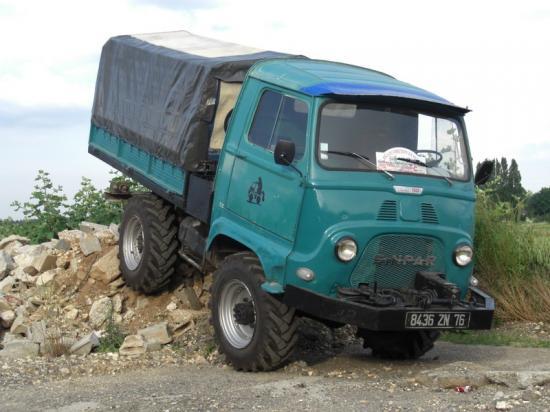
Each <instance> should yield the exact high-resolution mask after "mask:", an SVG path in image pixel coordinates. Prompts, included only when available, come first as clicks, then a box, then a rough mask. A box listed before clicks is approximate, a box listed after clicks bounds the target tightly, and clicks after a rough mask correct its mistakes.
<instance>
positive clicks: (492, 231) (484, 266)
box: [475, 192, 550, 321]
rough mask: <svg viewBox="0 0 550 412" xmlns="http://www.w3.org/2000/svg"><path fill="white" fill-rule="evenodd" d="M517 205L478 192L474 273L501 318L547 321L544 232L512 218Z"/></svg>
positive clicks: (549, 293) (549, 280)
mask: <svg viewBox="0 0 550 412" xmlns="http://www.w3.org/2000/svg"><path fill="white" fill-rule="evenodd" d="M520 207H522V206H521V202H520V203H519V204H518V205H517V206H516V207H511V206H510V204H508V203H502V202H501V203H495V202H494V201H493V200H491V199H490V198H489V197H488V196H486V195H485V193H483V192H479V193H478V201H477V209H476V233H475V270H476V275H477V276H479V278H480V280H481V281H482V285H483V286H484V287H485V288H487V289H488V290H489V291H490V292H491V293H492V294H493V295H494V296H495V298H496V299H497V313H498V315H499V316H500V317H501V318H502V319H504V320H528V321H550V241H549V237H548V232H550V230H549V231H548V232H546V231H545V230H544V228H543V227H539V226H537V225H535V224H528V223H520V222H518V219H517V216H518V215H520V213H519V212H518V208H520ZM541 229H542V230H541Z"/></svg>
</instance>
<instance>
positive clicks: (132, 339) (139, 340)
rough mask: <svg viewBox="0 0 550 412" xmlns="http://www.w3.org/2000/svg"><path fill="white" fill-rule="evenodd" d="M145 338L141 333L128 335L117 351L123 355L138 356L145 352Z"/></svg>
mask: <svg viewBox="0 0 550 412" xmlns="http://www.w3.org/2000/svg"><path fill="white" fill-rule="evenodd" d="M146 345H147V344H146V342H145V338H144V337H143V336H141V335H128V336H126V338H124V342H123V343H122V345H121V346H120V349H119V350H118V353H119V354H121V355H123V356H138V355H142V354H144V353H145V352H146V350H147V347H146Z"/></svg>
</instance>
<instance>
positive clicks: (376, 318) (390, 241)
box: [91, 57, 494, 371]
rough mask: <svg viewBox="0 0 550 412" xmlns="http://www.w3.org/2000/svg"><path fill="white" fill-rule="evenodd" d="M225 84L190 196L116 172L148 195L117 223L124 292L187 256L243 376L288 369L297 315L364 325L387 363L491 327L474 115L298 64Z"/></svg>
mask: <svg viewBox="0 0 550 412" xmlns="http://www.w3.org/2000/svg"><path fill="white" fill-rule="evenodd" d="M232 90H233V93H229V94H227V95H226V97H227V99H226V100H225V101H224V102H223V105H222V104H221V103H222V100H223V98H222V96H223V93H222V94H219V95H218V100H219V101H218V103H219V107H222V106H223V107H225V108H224V109H223V116H222V117H223V118H218V119H217V120H215V121H214V122H213V129H214V130H218V132H217V133H218V134H216V133H215V132H213V134H212V139H211V141H215V144H212V143H211V144H210V147H209V151H208V156H209V159H210V161H211V164H213V165H214V168H213V170H212V169H210V170H209V171H206V172H205V171H202V172H197V171H194V172H184V176H185V184H184V187H182V192H183V193H182V194H181V195H182V199H183V200H182V201H181V202H177V201H173V200H171V199H172V198H171V197H170V196H169V195H167V193H165V191H163V190H161V189H162V184H160V186H161V188H160V189H159V184H158V181H157V183H155V182H154V181H153V179H152V178H151V177H147V176H146V174H145V173H135V170H136V169H132V168H129V167H127V166H125V167H122V168H121V169H122V170H123V171H126V172H127V173H128V174H130V175H131V174H132V173H131V172H132V171H133V172H134V173H133V177H135V178H137V179H138V180H140V181H141V182H142V183H144V184H145V185H146V186H147V185H148V184H149V187H151V189H152V191H153V194H152V195H146V196H145V197H143V196H141V197H140V196H131V199H130V201H129V202H128V204H127V207H126V211H125V216H124V218H123V222H122V225H121V239H120V250H121V253H120V258H121V269H122V272H123V275H124V278H125V279H126V280H127V282H128V283H129V284H130V285H134V286H136V288H138V289H141V290H145V289H147V287H144V286H143V285H145V286H147V285H152V286H153V287H152V288H150V289H157V287H164V285H165V284H166V281H167V279H168V278H169V277H171V276H174V275H177V272H181V265H180V266H178V262H182V263H183V264H184V266H185V267H187V268H188V270H190V271H195V272H196V271H198V272H199V273H202V274H208V273H211V272H213V287H212V296H211V304H210V308H211V311H212V321H213V326H214V331H215V334H216V338H217V341H218V343H219V348H220V351H221V352H223V353H225V355H226V357H227V359H228V361H229V362H230V363H232V364H233V366H234V367H235V368H237V369H242V370H253V371H255V370H269V369H273V368H276V367H278V366H280V365H282V364H283V363H284V362H285V361H286V360H287V359H288V358H289V356H290V355H291V353H292V348H293V347H294V345H295V343H296V339H297V338H296V328H297V327H298V323H297V319H298V317H300V316H309V317H312V318H315V319H318V320H321V321H323V322H325V323H327V324H329V325H330V326H333V327H337V326H341V325H344V324H352V325H355V326H357V328H358V334H359V335H360V336H361V337H363V339H364V342H365V347H368V348H371V349H372V352H373V354H374V355H375V356H382V357H389V358H417V357H419V356H422V355H423V354H424V353H426V352H427V351H428V350H429V349H431V348H432V347H433V343H434V341H435V340H436V339H437V337H438V336H439V331H441V330H456V329H488V328H490V327H491V322H492V316H493V312H494V301H493V299H492V298H491V297H490V296H488V295H487V294H485V293H484V292H483V291H481V290H480V289H479V288H477V280H476V279H475V278H474V277H473V260H472V258H473V248H474V245H473V231H474V205H475V191H474V187H475V184H481V183H483V182H484V181H485V180H486V179H487V178H488V176H489V174H490V171H491V165H490V164H485V165H483V166H482V167H481V168H480V169H479V171H478V173H477V175H475V176H474V172H473V169H472V164H471V154H470V149H469V145H468V139H467V133H466V127H465V123H464V115H465V114H466V113H467V112H468V110H467V109H465V108H462V107H459V106H456V105H454V104H452V103H450V102H449V101H447V100H445V99H443V98H441V97H439V96H436V95H434V94H432V93H430V92H427V91H425V90H423V89H420V88H417V87H415V86H412V85H410V84H407V83H404V82H401V81H399V80H397V79H395V78H393V77H392V76H389V75H386V74H384V73H380V72H377V71H374V70H369V69H365V68H361V67H356V66H351V65H347V64H342V63H335V62H327V61H319V60H310V59H306V58H301V57H298V58H294V57H293V58H288V57H285V58H274V59H261V60H260V61H258V62H256V63H255V64H254V65H252V67H251V68H250V69H249V70H248V71H247V72H246V76H245V77H244V79H243V82H242V85H241V84H239V87H238V88H235V87H233V88H232ZM231 96H233V97H231ZM231 99H233V100H231ZM222 125H223V128H222ZM93 127H94V126H92V128H93ZM220 133H221V138H220ZM93 140H94V139H93V136H92V138H91V142H92V143H93ZM123 140H124V139H123ZM122 144H124V141H123V142H122ZM92 146H93V147H92V150H91V152H94V150H95V151H96V152H95V153H96V154H97V153H100V154H101V156H103V157H102V158H103V159H104V160H106V161H108V162H110V163H111V164H113V165H116V164H117V163H116V161H117V160H116V159H113V158H112V156H110V155H109V154H106V153H105V152H104V151H102V147H101V145H100V144H96V145H95V146H94V145H93V144H92ZM153 158H154V156H153ZM175 187H177V185H176V186H175ZM178 190H179V189H178ZM176 191H177V190H176ZM155 193H156V194H155ZM175 195H176V196H177V195H179V194H178V193H176V194H175ZM151 196H152V197H151ZM155 202H156V204H155ZM148 208H149V209H148ZM158 227H160V229H158ZM155 228H157V229H155ZM154 230H157V232H154ZM159 230H160V231H159ZM176 232H177V233H178V234H177V235H176ZM159 234H160V235H162V236H161V237H163V239H165V241H164V242H160V243H159V242H157V241H156V240H155V239H157V238H158V235H159ZM155 236H156V237H155ZM155 242H157V243H155ZM136 256H137V258H136ZM158 256H160V258H159V257H158ZM178 268H180V269H178ZM158 279H160V281H157V280H158Z"/></svg>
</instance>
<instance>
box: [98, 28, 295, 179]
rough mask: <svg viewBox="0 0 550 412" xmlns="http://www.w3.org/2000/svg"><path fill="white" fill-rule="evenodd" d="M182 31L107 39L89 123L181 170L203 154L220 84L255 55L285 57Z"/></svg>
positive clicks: (235, 77)
mask: <svg viewBox="0 0 550 412" xmlns="http://www.w3.org/2000/svg"><path fill="white" fill-rule="evenodd" d="M288 56H289V55H287V54H282V53H276V52H271V51H263V50H258V49H253V48H250V47H246V46H240V45H237V44H234V43H227V42H222V41H218V40H213V39H209V38H205V37H201V36H196V35H193V34H191V33H188V32H185V31H178V32H170V33H156V34H144V35H132V36H118V37H113V38H111V39H110V40H109V41H108V42H107V43H106V44H105V46H104V47H103V50H102V53H101V60H100V63H99V71H98V76H97V82H96V90H95V98H94V106H93V110H92V123H93V124H95V125H96V126H98V127H101V128H103V129H105V130H107V131H108V132H109V133H111V134H114V135H115V136H118V137H120V138H122V139H124V140H126V141H128V142H129V143H131V144H134V145H136V146H137V147H139V148H141V149H144V150H146V151H148V152H149V153H151V154H153V155H155V156H157V157H159V158H161V159H164V160H167V161H169V162H171V163H173V164H175V165H179V166H182V167H183V168H184V169H186V170H190V171H193V170H197V169H198V168H199V162H200V161H201V160H204V159H206V158H207V155H208V146H209V139H210V134H211V131H212V127H213V123H214V119H213V117H214V113H215V111H216V102H217V95H218V88H219V84H220V81H221V82H227V83H234V82H242V81H243V80H244V77H245V75H246V72H247V71H248V69H249V68H250V67H251V66H252V65H253V64H254V63H255V62H256V61H258V60H261V59H270V58H283V57H288Z"/></svg>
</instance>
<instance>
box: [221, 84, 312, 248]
mask: <svg viewBox="0 0 550 412" xmlns="http://www.w3.org/2000/svg"><path fill="white" fill-rule="evenodd" d="M259 96H260V97H259V99H258V102H257V105H256V108H255V112H254V116H253V117H252V121H251V123H250V124H249V126H248V128H247V129H245V135H244V136H243V137H242V139H241V142H240V144H239V146H238V149H237V153H236V154H235V164H234V166H233V172H232V175H231V181H230V184H229V191H228V195H227V202H226V206H227V208H228V209H229V210H231V211H233V212H234V213H236V214H237V215H239V216H241V217H242V218H244V219H246V220H248V221H250V222H252V223H254V224H256V225H258V226H260V227H262V228H264V229H266V230H268V231H270V232H272V233H274V234H276V235H278V236H280V237H282V238H284V239H287V240H289V241H292V240H293V239H294V235H295V232H296V225H297V223H298V216H299V212H300V206H301V203H302V197H303V190H304V188H303V185H302V177H301V176H300V175H299V173H298V172H297V171H296V170H294V169H293V168H291V167H289V166H284V165H279V164H276V163H275V161H274V157H273V150H274V148H275V145H276V144H277V141H278V140H279V139H285V140H291V141H293V142H294V144H295V146H296V156H295V158H294V162H293V165H294V166H295V167H296V168H297V169H298V170H300V171H301V173H302V174H304V175H305V173H306V161H305V159H304V157H305V153H306V142H307V139H306V136H307V134H308V130H307V129H308V116H309V107H310V105H309V104H308V101H307V100H306V98H304V97H300V96H299V95H293V94H291V93H287V92H283V91H281V90H276V89H263V90H261V91H260V94H259Z"/></svg>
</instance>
